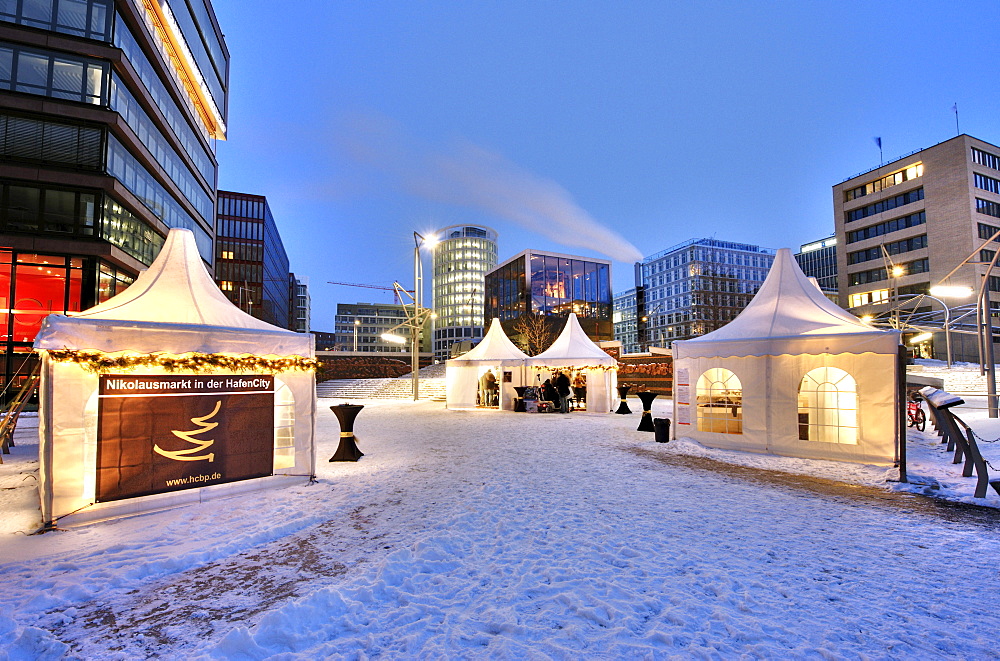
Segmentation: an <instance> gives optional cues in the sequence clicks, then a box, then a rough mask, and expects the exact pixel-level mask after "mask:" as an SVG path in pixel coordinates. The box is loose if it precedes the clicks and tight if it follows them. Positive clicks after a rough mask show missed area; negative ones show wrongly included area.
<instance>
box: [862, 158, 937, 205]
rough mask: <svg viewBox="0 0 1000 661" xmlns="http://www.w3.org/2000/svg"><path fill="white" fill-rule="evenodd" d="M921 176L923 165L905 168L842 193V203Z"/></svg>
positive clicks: (918, 164)
mask: <svg viewBox="0 0 1000 661" xmlns="http://www.w3.org/2000/svg"><path fill="white" fill-rule="evenodd" d="M923 175H924V164H923V163H914V164H913V165H908V166H906V167H905V168H903V169H902V170H900V171H899V172H893V173H892V174H887V175H885V176H884V177H882V178H880V179H876V180H875V181H869V182H868V183H867V184H864V185H863V186H858V187H857V188H852V189H851V190H848V191H844V201H845V202H850V201H851V200H856V199H857V198H859V197H864V196H865V195H872V194H874V193H878V192H879V191H882V190H885V189H886V188H889V187H891V186H896V185H899V184H901V183H903V182H904V181H910V180H911V179H916V178H917V177H922V176H923Z"/></svg>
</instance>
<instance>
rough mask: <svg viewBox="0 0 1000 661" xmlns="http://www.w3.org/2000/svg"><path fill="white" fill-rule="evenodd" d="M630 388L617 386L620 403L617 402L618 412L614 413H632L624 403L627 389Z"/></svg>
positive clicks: (626, 403)
mask: <svg viewBox="0 0 1000 661" xmlns="http://www.w3.org/2000/svg"><path fill="white" fill-rule="evenodd" d="M631 387H632V386H618V399H620V400H621V401H620V402H618V410H617V411H615V413H622V414H624V413H631V412H632V409H630V408H629V407H628V402H626V401H625V398H626V397H628V391H629V388H631Z"/></svg>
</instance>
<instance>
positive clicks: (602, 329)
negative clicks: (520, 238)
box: [485, 250, 614, 341]
mask: <svg viewBox="0 0 1000 661" xmlns="http://www.w3.org/2000/svg"><path fill="white" fill-rule="evenodd" d="M570 312H575V313H576V316H577V317H578V319H579V321H580V325H581V326H582V327H583V330H584V331H586V332H587V335H588V336H589V337H590V339H592V340H594V341H603V340H611V339H614V328H613V326H612V319H611V262H609V261H607V260H603V259H595V258H592V257H578V256H575V255H562V254H559V253H551V252H543V251H540V250H525V251H524V252H522V253H519V254H517V255H515V256H513V257H511V258H510V259H508V260H507V261H505V262H504V263H503V264H500V265H499V266H497V267H496V268H495V269H493V270H492V271H490V272H489V273H487V274H486V309H485V315H486V319H487V320H492V319H493V318H494V317H496V318H498V319H500V321H501V323H502V324H503V327H504V330H505V331H506V332H507V334H508V336H510V337H511V338H512V339H513V338H514V337H515V336H517V335H519V333H518V332H517V331H516V330H515V326H516V325H517V320H518V319H519V318H520V317H521V316H523V315H529V314H536V315H542V316H544V317H547V318H549V319H551V320H552V327H553V329H554V330H555V331H556V332H558V331H560V330H562V326H563V322H562V321H561V320H563V319H565V317H566V316H567V315H568V314H569V313H570Z"/></svg>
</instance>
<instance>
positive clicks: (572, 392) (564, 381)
mask: <svg viewBox="0 0 1000 661" xmlns="http://www.w3.org/2000/svg"><path fill="white" fill-rule="evenodd" d="M573 398H576V401H577V402H578V403H580V402H585V401H587V380H586V379H585V378H584V377H583V374H581V373H580V372H577V373H576V374H575V375H574V376H573V380H572V381H570V378H569V376H567V374H566V373H565V372H563V371H557V372H556V373H555V374H554V375H553V377H552V378H551V379H545V382H544V383H543V384H542V399H543V400H545V401H548V402H553V403H555V404H558V405H559V412H560V413H569V410H570V405H569V400H570V399H573Z"/></svg>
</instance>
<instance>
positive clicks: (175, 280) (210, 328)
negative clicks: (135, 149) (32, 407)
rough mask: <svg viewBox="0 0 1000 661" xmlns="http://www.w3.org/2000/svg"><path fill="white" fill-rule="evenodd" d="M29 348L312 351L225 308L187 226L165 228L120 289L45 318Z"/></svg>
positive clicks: (304, 342)
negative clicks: (158, 244) (150, 255)
mask: <svg viewBox="0 0 1000 661" xmlns="http://www.w3.org/2000/svg"><path fill="white" fill-rule="evenodd" d="M35 348H37V349H66V348H71V349H91V350H101V351H123V350H132V351H142V352H149V353H152V352H157V351H163V352H177V353H180V352H189V351H207V352H213V351H229V352H239V353H252V354H257V355H267V354H270V355H292V354H298V355H303V356H312V355H313V350H312V336H311V335H309V334H308V333H295V332H293V331H289V330H286V329H283V328H279V327H277V326H272V325H271V324H269V323H267V322H265V321H261V320H260V319H257V318H255V317H252V316H251V315H249V314H247V313H246V312H244V311H243V310H240V309H239V308H238V307H236V306H235V305H233V304H232V303H231V302H230V301H229V299H227V298H226V296H225V294H223V293H222V291H221V290H220V289H219V287H218V285H217V284H216V283H215V281H214V280H213V279H212V276H211V275H209V273H208V269H206V268H205V264H204V262H202V260H201V255H200V254H199V253H198V247H197V245H196V244H195V241H194V235H193V234H192V233H191V231H190V230H185V229H172V230H170V233H169V234H168V235H167V239H166V242H165V243H164V244H163V248H162V249H161V250H160V254H159V255H157V257H156V259H155V260H154V261H153V263H152V264H150V266H149V268H148V269H146V270H145V271H143V272H142V273H140V274H139V277H138V278H136V281H135V282H134V283H132V285H131V286H130V287H129V288H128V289H126V290H125V291H124V292H122V293H121V294H118V295H117V296H114V297H112V298H110V299H108V300H107V301H104V302H103V303H101V304H100V305H97V306H95V307H92V308H90V309H88V310H85V311H83V312H75V313H72V314H71V315H56V314H53V315H49V316H48V317H46V318H45V320H44V321H43V323H42V328H41V330H40V331H39V333H38V335H37V336H36V339H35Z"/></svg>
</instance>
